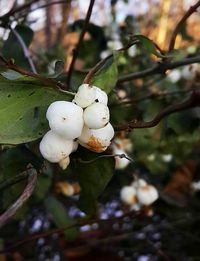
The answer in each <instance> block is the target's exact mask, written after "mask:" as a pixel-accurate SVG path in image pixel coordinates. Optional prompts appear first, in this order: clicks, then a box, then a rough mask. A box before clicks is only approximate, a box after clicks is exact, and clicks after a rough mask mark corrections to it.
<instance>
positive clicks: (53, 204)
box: [45, 196, 78, 240]
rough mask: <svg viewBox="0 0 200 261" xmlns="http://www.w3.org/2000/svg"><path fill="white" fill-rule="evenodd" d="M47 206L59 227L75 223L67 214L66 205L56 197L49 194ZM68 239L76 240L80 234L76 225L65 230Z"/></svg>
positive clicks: (46, 201)
mask: <svg viewBox="0 0 200 261" xmlns="http://www.w3.org/2000/svg"><path fill="white" fill-rule="evenodd" d="M45 206H46V209H47V211H48V212H49V213H50V214H51V216H52V219H53V221H54V223H55V225H56V226H57V227H58V228H61V229H62V228H67V227H70V226H73V225H74V224H75V222H74V220H73V219H71V218H70V217H69V216H68V215H67V211H66V209H65V207H64V205H63V204H62V203H61V202H60V201H58V200H57V199H56V198H55V197H53V196H49V197H48V198H46V200H45ZM63 232H64V234H65V236H66V239H68V240H74V239H75V238H76V236H77V234H78V229H77V228H76V227H73V228H69V229H66V230H63Z"/></svg>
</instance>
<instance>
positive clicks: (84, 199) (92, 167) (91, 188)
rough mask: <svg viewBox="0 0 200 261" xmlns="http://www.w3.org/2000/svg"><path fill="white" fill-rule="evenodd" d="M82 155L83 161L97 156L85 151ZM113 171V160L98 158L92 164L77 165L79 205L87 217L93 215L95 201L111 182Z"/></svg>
mask: <svg viewBox="0 0 200 261" xmlns="http://www.w3.org/2000/svg"><path fill="white" fill-rule="evenodd" d="M82 155H84V160H91V159H94V158H96V157H98V156H99V155H98V154H96V153H92V152H88V151H86V150H84V152H83V153H82ZM113 170H114V159H113V158H99V159H98V160H96V161H94V162H91V163H87V164H84V163H80V164H79V165H78V167H77V173H78V179H79V183H80V186H81V194H80V199H79V205H80V208H81V209H82V210H83V211H84V212H85V213H87V214H88V215H93V214H95V212H96V203H97V199H98V197H99V196H100V195H101V194H102V192H103V191H104V189H105V187H106V186H107V184H108V182H109V181H110V180H111V178H112V175H113Z"/></svg>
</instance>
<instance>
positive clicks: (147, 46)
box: [133, 34, 166, 58]
mask: <svg viewBox="0 0 200 261" xmlns="http://www.w3.org/2000/svg"><path fill="white" fill-rule="evenodd" d="M133 39H134V40H139V42H140V43H141V45H142V47H143V49H144V50H145V51H146V52H147V53H149V54H154V55H155V56H157V57H160V58H164V57H166V56H165V55H162V54H161V53H160V52H159V51H158V48H157V47H156V45H155V43H154V42H153V41H152V40H150V39H149V38H148V37H146V36H144V35H139V34H138V35H134V37H133Z"/></svg>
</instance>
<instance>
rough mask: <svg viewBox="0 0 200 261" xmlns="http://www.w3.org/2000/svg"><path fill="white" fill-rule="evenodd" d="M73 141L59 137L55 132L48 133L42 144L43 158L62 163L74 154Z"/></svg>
mask: <svg viewBox="0 0 200 261" xmlns="http://www.w3.org/2000/svg"><path fill="white" fill-rule="evenodd" d="M72 148H73V141H72V140H66V139H64V138H62V137H60V136H58V135H57V134H56V133H54V132H53V131H51V130H50V131H48V132H47V133H46V134H45V135H44V137H43V138H42V140H41V142H40V152H41V154H42V156H43V157H44V158H45V159H47V160H48V161H50V162H53V163H56V162H60V161H61V160H63V159H64V158H66V157H68V156H69V154H70V153H71V152H72Z"/></svg>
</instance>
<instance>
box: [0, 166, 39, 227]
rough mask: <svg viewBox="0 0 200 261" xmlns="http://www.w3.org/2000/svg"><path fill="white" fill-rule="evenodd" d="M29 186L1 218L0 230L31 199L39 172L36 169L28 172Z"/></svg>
mask: <svg viewBox="0 0 200 261" xmlns="http://www.w3.org/2000/svg"><path fill="white" fill-rule="evenodd" d="M27 173H28V176H29V178H28V184H27V186H26V188H25V190H24V192H23V193H22V194H21V196H20V197H19V198H18V199H17V200H16V201H15V202H14V203H13V204H12V205H11V206H10V207H9V208H8V209H7V210H6V211H5V212H4V213H3V214H2V215H1V216H0V228H1V227H3V226H4V225H5V224H6V223H7V222H8V221H9V220H10V219H11V218H12V217H13V216H14V215H15V213H16V212H17V210H18V209H19V208H21V207H22V205H23V204H24V203H25V202H26V201H27V200H28V199H29V198H30V196H31V195H32V193H33V190H34V188H35V185H36V181H37V172H36V170H35V169H33V168H32V169H29V170H27Z"/></svg>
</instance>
